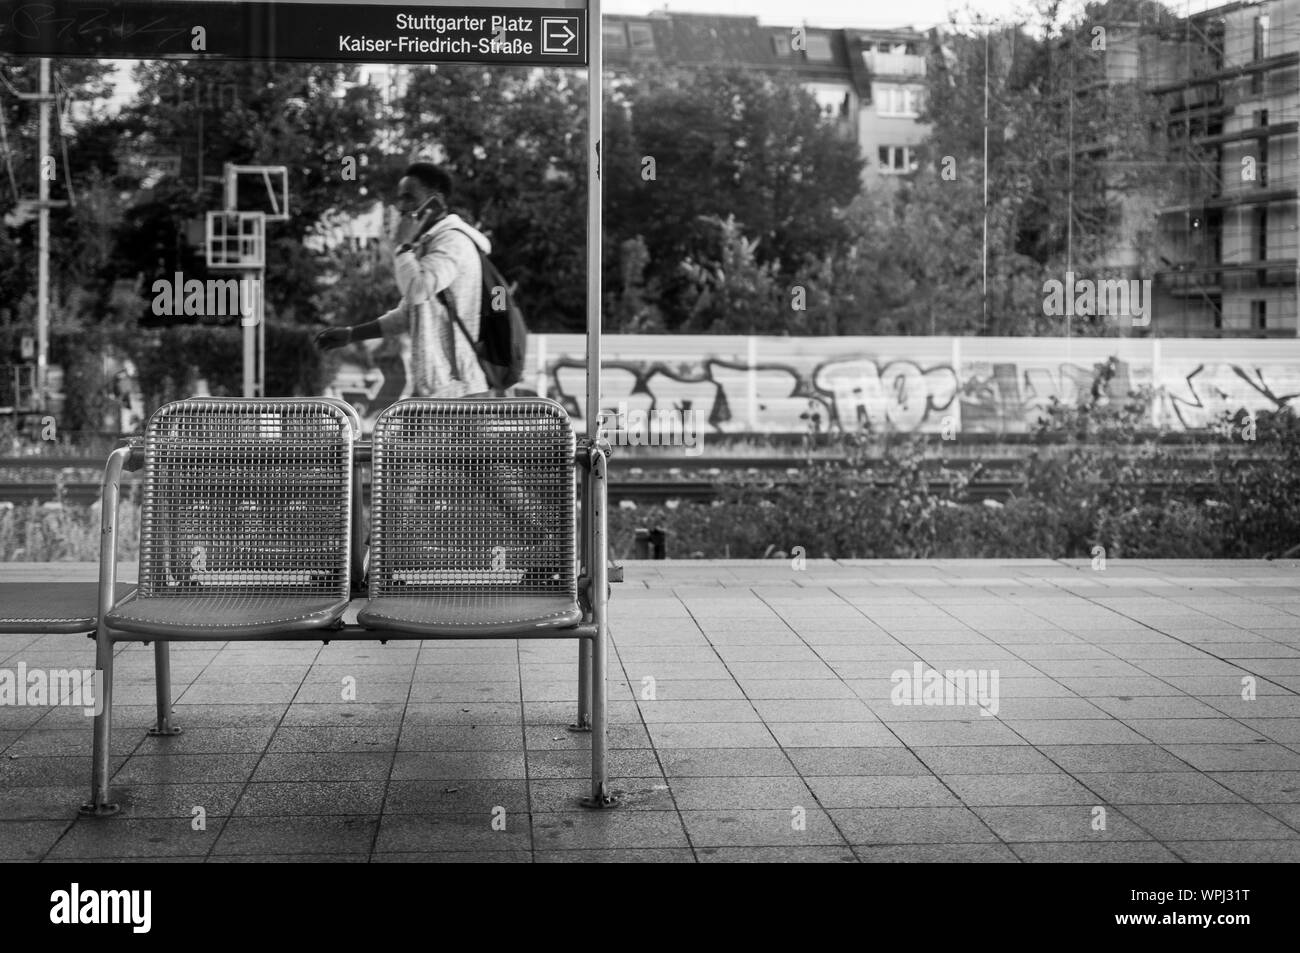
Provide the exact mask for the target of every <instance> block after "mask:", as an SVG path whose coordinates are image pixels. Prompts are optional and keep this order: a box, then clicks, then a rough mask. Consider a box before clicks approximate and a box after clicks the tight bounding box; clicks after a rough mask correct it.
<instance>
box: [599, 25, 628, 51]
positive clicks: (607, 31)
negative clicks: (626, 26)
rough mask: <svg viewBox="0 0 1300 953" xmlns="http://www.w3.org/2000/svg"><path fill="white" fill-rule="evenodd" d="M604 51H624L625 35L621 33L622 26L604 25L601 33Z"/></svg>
mask: <svg viewBox="0 0 1300 953" xmlns="http://www.w3.org/2000/svg"><path fill="white" fill-rule="evenodd" d="M601 36H602V37H603V40H604V44H605V49H607V50H626V49H627V34H626V33H624V32H623V24H621V23H606V24H605V27H604V29H603V30H602V31H601Z"/></svg>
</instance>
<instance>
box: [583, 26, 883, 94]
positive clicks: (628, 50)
mask: <svg viewBox="0 0 1300 953" xmlns="http://www.w3.org/2000/svg"><path fill="white" fill-rule="evenodd" d="M604 24H605V30H606V31H607V32H608V31H610V30H611V29H614V30H619V29H627V28H628V27H629V25H630V26H632V28H633V29H634V31H635V33H636V34H638V35H644V34H645V32H646V31H647V30H649V33H650V35H651V36H653V39H654V42H653V47H651V46H649V45H648V44H647V45H642V44H641V43H639V42H638V39H637V37H635V36H631V35H630V34H625V36H629V39H630V42H629V43H628V45H627V46H620V45H613V44H611V43H610V42H609V40H608V38H607V40H606V43H605V48H604V55H605V60H606V63H607V64H608V65H610V66H614V67H617V66H619V65H625V64H630V63H633V62H658V63H662V64H664V65H665V66H687V67H690V66H695V67H699V66H739V67H749V68H753V69H764V70H768V71H772V72H778V71H783V70H788V71H791V72H794V73H796V74H797V75H798V76H799V78H800V79H803V80H811V81H816V80H820V81H823V82H835V81H838V82H841V83H844V84H845V85H852V86H854V87H855V88H856V89H857V91H858V93H859V94H860V95H862V96H864V97H868V96H870V80H869V77H868V76H867V74H866V70H865V67H864V65H863V61H862V56H861V41H860V40H859V39H858V38H856V37H853V38H851V37H850V36H849V35H848V34H849V33H850V32H853V33H855V34H856V33H863V34H864V35H867V34H866V31H847V30H841V29H822V28H818V27H814V26H808V27H806V30H807V38H808V41H809V42H808V46H809V47H813V48H814V49H815V48H816V47H817V46H819V45H821V44H825V45H826V47H827V48H828V53H829V56H828V58H826V59H824V60H821V61H819V60H818V59H817V58H815V57H814V58H810V57H809V51H807V50H804V51H798V50H793V49H791V47H790V41H791V39H792V31H793V30H794V29H795V28H794V27H781V26H760V25H759V22H758V19H757V18H756V17H733V16H716V15H712V14H686V13H663V12H657V13H656V14H654V15H652V16H629V15H619V14H612V15H607V16H605V17H604ZM882 32H887V33H889V34H890V35H892V34H893V33H895V32H897V31H882ZM871 35H873V36H875V35H877V34H874V33H872V34H871ZM778 50H782V51H787V52H785V54H784V55H778V52H777V51H778Z"/></svg>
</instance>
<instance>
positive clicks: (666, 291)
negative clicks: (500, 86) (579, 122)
mask: <svg viewBox="0 0 1300 953" xmlns="http://www.w3.org/2000/svg"><path fill="white" fill-rule="evenodd" d="M605 119H606V124H607V125H606V130H605V137H604V140H603V141H604V149H605V164H606V166H607V168H608V169H609V170H610V171H609V174H608V175H607V177H606V184H605V193H606V219H605V224H606V230H607V234H606V239H605V241H606V257H607V259H608V260H610V261H611V262H613V263H617V261H618V257H619V255H620V254H621V252H622V247H623V243H624V242H626V241H627V240H629V239H631V238H634V237H637V236H639V237H640V238H641V239H642V240H643V241H644V243H645V246H646V248H647V249H648V251H649V256H650V262H649V265H648V268H647V269H646V275H647V279H648V280H649V281H652V282H654V283H655V285H656V286H657V287H658V288H659V290H660V295H661V297H660V300H659V302H658V303H659V306H660V307H661V308H662V309H663V312H664V314H665V317H666V321H667V324H668V327H669V329H670V330H671V329H676V328H678V327H680V326H681V325H682V324H683V323H684V322H687V321H691V326H692V328H694V327H698V326H699V325H700V320H699V317H698V315H696V316H695V317H694V318H692V306H693V305H694V304H696V303H697V302H698V299H699V296H700V283H701V276H700V274H699V273H698V272H693V271H692V270H691V269H690V268H689V267H687V268H685V269H683V268H681V263H682V262H694V263H695V264H696V265H697V266H704V267H707V266H706V265H704V263H706V262H718V261H719V260H720V258H721V255H720V251H721V249H720V247H719V237H720V236H719V231H718V224H717V223H718V222H721V221H724V220H726V219H727V218H728V217H729V216H734V218H735V221H736V223H738V229H739V231H740V232H741V233H743V234H744V235H745V236H748V237H749V239H751V240H757V241H758V244H757V245H756V246H755V255H754V264H756V265H761V266H766V265H772V266H774V267H775V273H776V274H778V275H779V276H780V280H781V281H782V283H788V282H789V281H791V280H792V279H793V277H794V275H795V274H796V272H797V271H798V270H799V268H800V267H801V266H802V265H803V264H804V262H805V260H806V259H807V258H811V259H813V260H821V259H822V258H824V257H825V256H826V255H827V254H828V253H830V252H831V251H832V250H833V249H834V248H835V247H836V246H837V244H840V243H842V241H843V240H844V238H845V236H846V229H845V227H844V226H843V224H842V223H840V222H839V221H837V219H836V216H835V211H836V209H838V208H841V207H843V206H844V205H846V204H848V203H849V202H850V201H852V199H853V197H854V195H856V194H857V192H858V191H859V189H860V175H861V169H862V162H861V159H860V158H858V155H857V146H856V144H855V143H853V142H852V141H850V140H848V139H846V138H844V137H843V136H842V135H840V133H839V132H838V131H837V130H836V129H835V128H834V127H833V126H832V125H830V124H827V123H825V122H824V121H823V120H822V119H821V116H820V111H819V110H818V108H817V105H816V102H815V100H814V99H813V98H812V96H811V95H810V94H809V93H808V92H807V91H806V90H805V89H803V88H802V86H800V85H799V83H798V82H797V81H795V80H794V79H793V78H792V77H786V76H783V75H782V76H776V77H766V76H763V75H759V74H756V73H754V72H751V71H746V70H741V69H736V68H707V69H702V70H694V71H685V70H673V69H669V70H663V69H661V68H659V67H655V68H654V69H653V70H641V71H636V72H634V73H633V75H632V76H631V77H630V78H629V81H628V82H627V83H626V85H625V87H624V89H623V91H622V93H621V95H620V96H618V97H615V98H614V99H613V101H612V102H611V104H610V106H609V107H608V108H607V110H606V116H605ZM647 159H653V163H654V177H653V178H649V177H648V171H647V169H648V166H647V164H646V160H647ZM743 300H744V299H743V297H742V301H743ZM745 304H746V306H748V303H747V302H746V303H745ZM724 320H726V321H728V322H731V323H734V324H735V325H739V326H746V325H748V323H749V321H750V317H749V315H746V314H731V315H728V316H725V317H724ZM715 321H716V318H715V317H712V316H711V317H709V318H708V325H707V326H716V324H715Z"/></svg>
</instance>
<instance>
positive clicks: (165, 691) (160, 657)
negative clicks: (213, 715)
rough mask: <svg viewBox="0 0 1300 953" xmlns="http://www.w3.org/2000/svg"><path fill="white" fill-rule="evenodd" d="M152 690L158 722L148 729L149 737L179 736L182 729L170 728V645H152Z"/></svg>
mask: <svg viewBox="0 0 1300 953" xmlns="http://www.w3.org/2000/svg"><path fill="white" fill-rule="evenodd" d="M153 670H154V676H153V680H154V688H155V690H156V692H157V699H158V720H157V721H156V722H155V723H154V726H153V727H152V728H150V729H149V737H151V738H166V737H170V736H171V735H179V734H180V733H181V732H182V731H183V730H184V729H181V728H176V727H173V726H172V663H171V643H170V642H162V641H159V642H155V643H154V644H153Z"/></svg>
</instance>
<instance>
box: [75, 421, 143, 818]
mask: <svg viewBox="0 0 1300 953" xmlns="http://www.w3.org/2000/svg"><path fill="white" fill-rule="evenodd" d="M130 457H131V448H129V447H119V448H118V449H116V450H114V451H113V452H112V453H111V454H109V457H108V463H107V465H106V466H105V467H104V487H103V490H101V491H100V510H99V520H100V534H99V611H98V613H97V614H96V618H97V619H98V623H97V625H96V627H95V668H96V670H98V672H99V677H100V683H99V698H97V699H95V700H96V701H97V702H99V706H100V707H99V714H97V715H96V716H95V729H94V744H93V747H92V749H91V757H90V764H91V767H90V800H89V801H87V802H86V803H85V804H83V805H82V806H81V813H82V814H84V815H91V816H100V817H102V816H106V815H109V814H116V813H117V812H118V810H119V807H118V805H117V804H114V803H112V802H111V801H110V800H109V790H108V774H109V757H110V755H109V740H110V738H111V737H112V727H113V639H112V636H111V634H110V633H109V629H108V623H107V622H105V621H104V620H105V619H106V618H107V617H108V613H109V612H111V611H112V609H113V602H114V600H115V599H116V595H117V504H118V499H119V497H120V496H121V490H122V470H123V468H124V467H125V466H126V463H127V461H128V460H129V459H130Z"/></svg>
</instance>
